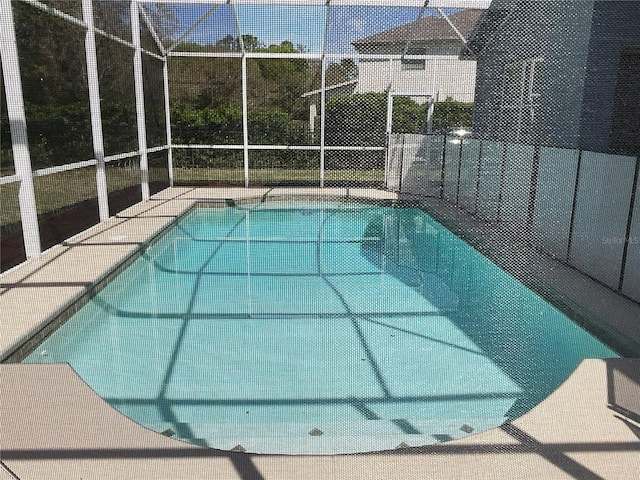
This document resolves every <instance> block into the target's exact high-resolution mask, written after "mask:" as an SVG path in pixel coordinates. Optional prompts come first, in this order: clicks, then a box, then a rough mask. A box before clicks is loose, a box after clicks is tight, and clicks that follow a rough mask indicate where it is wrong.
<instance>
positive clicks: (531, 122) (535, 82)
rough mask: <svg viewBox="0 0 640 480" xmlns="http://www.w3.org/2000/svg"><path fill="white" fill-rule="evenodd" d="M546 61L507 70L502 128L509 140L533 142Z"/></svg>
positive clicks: (535, 61) (516, 64) (529, 63)
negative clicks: (532, 134) (532, 135)
mask: <svg viewBox="0 0 640 480" xmlns="http://www.w3.org/2000/svg"><path fill="white" fill-rule="evenodd" d="M542 61H543V60H542V59H541V58H533V59H529V60H525V61H522V62H516V63H510V64H508V65H507V66H506V67H505V74H504V90H503V93H502V105H501V109H500V115H501V121H500V128H501V131H502V136H503V138H504V139H505V140H511V141H519V140H525V139H530V135H531V132H532V129H533V128H534V126H535V122H536V118H537V114H538V110H539V108H540V90H541V86H542V81H541V77H542Z"/></svg>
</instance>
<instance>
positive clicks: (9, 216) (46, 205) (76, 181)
mask: <svg viewBox="0 0 640 480" xmlns="http://www.w3.org/2000/svg"><path fill="white" fill-rule="evenodd" d="M154 170H158V171H157V172H155V171H154ZM162 174H163V169H153V168H151V169H150V170H149V177H150V178H151V179H154V178H161V177H162ZM174 178H175V182H176V183H177V184H179V183H212V184H215V183H219V184H239V185H244V170H243V169H241V168H174ZM249 179H250V184H252V185H268V184H278V183H282V184H289V185H295V184H300V185H309V184H312V185H318V186H319V185H320V171H319V170H318V169H278V168H261V169H257V168H252V169H250V170H249ZM383 181H384V170H382V169H373V170H357V169H341V170H326V171H325V185H328V186H330V185H332V184H334V185H336V184H339V185H342V186H348V185H349V184H350V183H351V184H352V185H354V186H355V185H362V184H371V185H376V184H378V185H381V184H382V183H383ZM33 182H34V187H35V194H36V204H37V208H38V214H46V213H49V212H55V211H58V210H61V209H64V208H65V207H68V206H70V205H74V204H76V203H79V202H82V201H85V200H91V199H94V198H96V197H97V195H98V194H97V189H96V177H95V168H94V167H86V168H80V169H76V170H70V171H67V172H60V173H55V174H52V175H46V176H42V177H34V179H33ZM139 182H140V171H139V170H136V169H131V170H129V169H125V168H120V167H115V166H108V167H107V189H108V191H109V192H113V191H117V190H121V189H124V188H127V187H130V186H133V185H136V184H137V183H139ZM0 205H2V209H0V225H8V224H12V223H16V222H19V221H20V208H19V205H18V183H11V184H8V185H2V186H1V187H0Z"/></svg>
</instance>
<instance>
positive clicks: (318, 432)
mask: <svg viewBox="0 0 640 480" xmlns="http://www.w3.org/2000/svg"><path fill="white" fill-rule="evenodd" d="M323 433H324V432H323V431H322V430H320V429H319V428H314V429H313V430H311V431H310V432H309V435H311V436H312V437H319V436H320V435H322V434H323Z"/></svg>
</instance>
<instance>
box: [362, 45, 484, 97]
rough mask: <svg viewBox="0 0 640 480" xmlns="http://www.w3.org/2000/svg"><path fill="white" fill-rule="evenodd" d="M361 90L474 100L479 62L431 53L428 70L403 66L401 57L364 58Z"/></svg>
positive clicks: (426, 61) (427, 59)
mask: <svg viewBox="0 0 640 480" xmlns="http://www.w3.org/2000/svg"><path fill="white" fill-rule="evenodd" d="M359 71H360V73H359V82H358V86H357V88H356V92H357V93H366V92H384V91H386V90H387V89H388V88H389V86H391V91H392V92H400V93H422V94H425V95H433V96H435V97H436V101H443V100H445V99H446V98H447V97H451V98H453V99H454V100H457V101H460V102H473V96H474V91H475V81H474V80H475V76H476V64H475V62H462V61H460V60H458V59H457V58H456V57H451V56H431V57H427V58H426V60H425V69H424V70H403V69H402V64H401V62H400V61H399V60H363V61H361V62H360V65H359Z"/></svg>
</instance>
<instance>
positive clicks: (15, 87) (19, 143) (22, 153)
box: [0, 0, 42, 259]
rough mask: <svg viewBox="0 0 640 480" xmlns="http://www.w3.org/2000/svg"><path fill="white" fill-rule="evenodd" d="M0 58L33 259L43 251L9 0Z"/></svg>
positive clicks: (0, 3) (2, 5)
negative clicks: (0, 58) (0, 59)
mask: <svg viewBox="0 0 640 480" xmlns="http://www.w3.org/2000/svg"><path fill="white" fill-rule="evenodd" d="M0 57H2V75H3V77H4V88H5V93H6V97H7V113H8V114H9V127H10V129H11V143H12V146H13V163H14V168H15V172H16V173H15V175H14V177H16V178H17V179H18V180H17V181H18V182H20V187H19V190H18V202H19V203H20V218H21V221H22V237H23V240H24V250H25V254H26V257H27V258H28V259H36V258H38V257H39V256H40V254H41V253H42V247H41V244H40V227H39V225H38V210H37V207H36V195H35V193H34V189H33V173H32V171H31V155H30V154H29V137H28V136H27V117H26V115H25V112H24V100H23V99H24V97H23V96H22V81H21V77H20V64H19V62H18V48H17V43H16V30H15V25H14V20H13V9H12V7H11V0H0Z"/></svg>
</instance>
